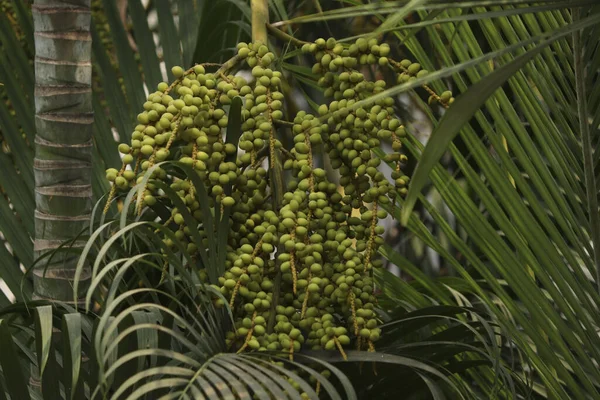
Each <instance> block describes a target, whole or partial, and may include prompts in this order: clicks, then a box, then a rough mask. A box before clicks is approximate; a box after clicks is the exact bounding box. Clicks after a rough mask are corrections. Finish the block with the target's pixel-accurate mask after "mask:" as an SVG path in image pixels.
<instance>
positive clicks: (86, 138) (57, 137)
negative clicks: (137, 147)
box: [32, 0, 94, 301]
mask: <svg viewBox="0 0 600 400" xmlns="http://www.w3.org/2000/svg"><path fill="white" fill-rule="evenodd" d="M32 11H33V22H34V30H35V83H36V87H35V113H36V116H35V126H36V136H35V159H34V175H35V204H36V210H35V241H34V253H35V254H34V255H35V256H36V258H37V257H39V256H40V255H42V254H44V253H46V252H49V251H50V252H51V251H54V250H56V249H57V248H59V247H60V246H61V245H62V244H63V243H64V242H65V241H67V240H69V239H74V238H75V236H76V235H78V234H79V233H80V232H81V231H82V230H83V229H84V228H85V227H86V226H87V225H88V223H89V219H90V213H91V209H92V198H91V196H92V187H91V175H92V164H91V161H92V124H93V121H94V115H93V110H92V87H91V83H92V80H91V79H92V64H91V43H92V42H91V40H92V39H91V34H90V22H91V11H90V0H35V1H34V5H33V6H32ZM67 247H68V246H67ZM72 247H73V248H78V247H83V242H82V241H76V242H75V243H74V244H73V246H72ZM77 261H78V256H77V253H76V252H63V251H59V252H57V253H55V254H54V255H53V256H52V258H51V259H50V258H49V257H47V258H44V260H43V261H42V262H40V263H38V264H37V265H36V266H35V268H34V270H33V285H34V296H35V298H38V299H39V298H42V299H50V300H60V301H73V300H74V299H75V298H77V299H79V298H81V297H83V296H84V293H85V291H86V289H87V287H88V285H87V283H88V281H89V277H90V274H89V271H85V272H84V274H83V275H82V281H81V282H80V285H79V288H80V290H79V293H77V295H76V296H75V295H74V293H73V277H74V275H75V268H76V265H77Z"/></svg>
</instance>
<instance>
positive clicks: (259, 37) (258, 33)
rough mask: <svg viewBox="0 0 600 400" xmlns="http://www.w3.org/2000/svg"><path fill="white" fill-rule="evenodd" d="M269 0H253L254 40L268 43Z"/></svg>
mask: <svg viewBox="0 0 600 400" xmlns="http://www.w3.org/2000/svg"><path fill="white" fill-rule="evenodd" d="M268 23H269V2H268V0H252V40H253V41H254V42H257V41H259V42H262V43H264V44H267V24H268Z"/></svg>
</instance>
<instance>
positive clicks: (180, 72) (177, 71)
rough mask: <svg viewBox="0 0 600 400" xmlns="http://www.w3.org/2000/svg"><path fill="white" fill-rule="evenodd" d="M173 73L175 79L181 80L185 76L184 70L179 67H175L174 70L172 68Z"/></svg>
mask: <svg viewBox="0 0 600 400" xmlns="http://www.w3.org/2000/svg"><path fill="white" fill-rule="evenodd" d="M171 72H172V73H173V76H175V78H181V77H182V76H183V73H184V71H183V68H181V67H179V66H175V67H173V68H171Z"/></svg>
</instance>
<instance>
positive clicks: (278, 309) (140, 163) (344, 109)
mask: <svg viewBox="0 0 600 400" xmlns="http://www.w3.org/2000/svg"><path fill="white" fill-rule="evenodd" d="M302 51H303V52H304V53H306V54H307V55H311V56H312V57H313V58H314V60H315V64H314V66H313V68H312V71H313V73H314V74H316V75H317V76H318V81H317V83H318V85H319V86H320V87H321V88H323V90H324V95H325V97H326V99H328V100H327V102H326V103H325V104H322V105H320V107H318V115H313V114H310V113H306V112H304V111H300V112H298V114H297V115H296V116H295V117H294V118H293V120H292V121H283V118H284V115H283V111H282V109H283V101H284V95H283V93H282V73H281V72H280V71H278V70H276V69H275V63H274V61H275V59H276V57H275V55H274V53H272V52H271V51H269V49H268V48H267V46H266V45H264V44H262V43H259V42H256V43H250V44H246V43H240V44H239V45H238V52H237V55H236V56H235V57H234V58H232V59H231V60H230V61H228V62H227V63H225V64H223V65H221V66H220V67H219V69H218V70H216V71H215V72H207V71H206V68H207V67H208V65H196V66H195V67H193V68H191V69H189V70H187V71H184V70H183V69H182V68H180V67H175V68H173V70H172V72H173V74H174V76H175V77H176V80H175V81H174V82H173V83H172V84H170V85H169V84H167V83H164V82H163V83H160V84H159V85H158V87H157V90H156V91H155V92H153V93H151V94H150V95H149V96H148V100H147V101H146V103H144V105H143V107H144V110H143V111H142V112H141V113H140V114H139V115H138V117H137V118H138V123H139V124H138V125H137V126H136V128H135V131H134V132H133V133H132V139H131V143H123V144H121V145H119V151H120V152H121V153H123V167H122V168H121V170H119V171H117V170H116V169H109V170H108V171H107V179H108V180H110V181H111V182H113V187H112V188H113V190H112V192H111V196H110V199H109V201H108V202H107V208H108V205H109V203H110V201H111V200H112V198H113V196H114V194H115V192H116V191H117V190H121V191H124V190H128V189H130V188H131V187H132V186H133V185H135V184H144V182H146V181H145V180H144V176H145V173H146V172H147V171H148V170H150V169H151V170H152V173H151V174H152V178H153V180H149V181H147V182H146V183H145V184H144V188H143V190H144V192H143V197H142V202H140V203H139V204H138V209H137V210H138V212H139V211H141V210H142V209H143V207H145V206H150V207H151V206H153V205H154V204H155V203H156V202H157V201H161V202H163V203H164V204H165V205H167V206H168V207H169V209H170V210H171V212H172V214H171V219H170V220H169V221H168V222H173V223H174V226H176V227H177V228H176V231H175V236H176V237H177V239H178V240H180V241H181V242H183V243H185V244H186V246H187V251H188V252H189V253H190V254H192V255H193V254H194V253H195V252H197V251H198V248H199V246H203V247H206V242H207V240H208V237H209V236H216V232H215V231H214V229H213V231H208V229H209V228H208V227H207V225H206V224H203V221H204V220H205V218H206V215H205V212H203V211H202V207H201V204H199V202H198V201H197V199H196V197H195V196H194V192H195V191H196V190H199V188H198V187H195V185H194V184H193V182H192V180H190V179H189V178H177V177H174V176H172V175H169V174H167V172H166V171H165V170H163V169H162V168H161V167H160V166H157V165H156V164H157V163H158V162H161V161H165V160H176V161H180V162H181V163H183V164H185V165H187V166H189V167H191V168H193V169H194V170H195V171H196V173H197V175H198V177H199V178H200V179H201V181H202V183H203V185H204V187H205V188H206V190H207V193H208V194H209V197H210V204H209V206H210V207H211V208H212V209H218V210H219V211H221V212H220V213H219V214H218V215H221V216H222V218H227V219H228V221H227V224H228V227H229V235H228V242H227V255H226V257H225V259H226V261H225V264H226V265H225V273H224V274H223V275H222V276H220V277H218V278H217V279H216V280H215V281H212V282H210V283H211V284H213V285H214V286H215V287H216V288H217V289H218V290H219V291H220V292H221V294H222V295H223V296H224V298H225V299H227V300H228V304H227V305H228V306H229V307H231V310H232V313H233V316H234V318H235V327H234V329H233V330H232V331H231V332H229V333H228V334H227V339H226V341H227V344H228V345H229V346H230V348H231V349H232V350H233V351H238V352H239V351H250V350H259V351H260V350H278V351H284V352H288V353H289V355H290V357H292V355H293V353H294V352H297V351H299V350H300V348H301V347H303V346H305V347H307V348H310V349H326V350H336V351H339V352H340V353H341V354H342V355H344V356H345V352H344V349H345V348H349V347H353V348H356V349H358V350H370V351H373V350H374V349H375V343H376V342H377V340H378V339H379V338H380V335H381V331H380V328H379V325H380V320H379V319H378V315H377V313H376V302H377V299H376V298H375V296H374V282H373V278H372V276H373V269H374V268H377V267H380V266H381V265H382V262H381V260H380V259H379V258H378V256H377V254H378V248H379V246H381V244H382V243H383V239H382V235H383V233H384V229H383V227H382V226H380V225H378V221H379V220H380V219H382V218H385V217H386V216H387V213H386V211H385V210H384V208H383V206H384V205H386V204H389V203H393V202H394V201H395V198H396V196H398V195H400V196H401V195H403V194H405V193H406V185H407V184H408V181H409V178H408V177H407V176H406V175H404V174H403V173H402V170H401V167H402V164H403V163H404V162H405V161H406V156H405V155H403V154H401V153H400V148H401V139H402V138H403V137H404V136H405V135H406V130H405V129H404V127H403V126H402V124H401V122H400V120H399V119H398V118H397V117H396V116H395V112H394V99H393V98H392V97H385V96H382V95H381V93H382V92H383V91H384V90H385V87H386V83H385V81H383V80H375V81H372V80H369V78H368V77H367V76H365V74H363V72H361V71H364V67H365V66H376V67H378V68H390V69H391V70H393V71H395V72H396V73H397V75H398V80H399V81H400V82H404V81H407V80H410V79H413V78H414V77H415V76H419V75H423V74H424V73H426V71H425V72H424V71H423V70H422V69H421V68H420V66H419V65H418V64H413V63H410V62H407V61H401V62H396V61H394V60H392V59H390V58H388V57H389V53H390V48H389V46H388V45H386V44H385V43H382V44H379V43H378V42H377V40H375V39H372V40H369V41H367V40H365V39H362V38H361V39H358V40H357V41H356V42H355V43H353V44H351V45H349V46H348V45H343V44H341V43H337V42H336V40H335V39H328V40H324V39H318V40H317V41H316V42H314V43H304V44H303V45H302ZM242 69H246V70H251V73H252V79H250V80H249V81H248V80H246V79H244V78H243V77H242V76H240V75H236V73H237V72H238V71H240V70H242ZM431 95H432V96H433V100H436V101H439V102H440V103H441V104H442V105H444V106H447V105H448V104H449V103H450V102H451V101H452V98H451V94H449V93H444V94H442V95H441V96H437V95H435V93H431ZM238 98H241V99H242V103H243V105H242V107H241V135H240V137H239V141H237V140H236V143H233V142H232V141H231V138H226V137H224V133H225V131H226V130H227V127H228V125H229V124H230V122H231V121H232V120H235V116H233V115H232V114H231V111H232V110H234V109H235V108H234V107H233V106H232V102H235V101H239V100H237V99H238ZM290 133H291V138H292V140H293V148H291V149H285V148H284V147H283V145H282V141H280V139H281V138H282V137H283V135H289V134H290ZM383 141H387V142H391V145H392V149H393V152H392V153H391V154H388V155H387V156H386V158H385V160H381V159H380V158H378V157H377V156H375V153H374V150H375V149H377V148H379V147H380V146H381V144H382V142H383ZM320 146H322V148H323V149H324V150H325V151H326V153H327V155H328V157H329V160H330V161H331V166H332V167H333V168H334V169H335V170H337V171H338V172H339V179H338V180H337V181H331V180H330V179H329V178H328V176H327V174H326V172H325V170H324V169H322V168H318V167H317V166H316V165H315V161H314V154H315V150H316V149H318V148H320ZM382 161H386V162H390V163H393V164H394V165H395V166H396V168H395V170H394V172H393V175H392V178H393V182H389V181H388V180H387V179H386V177H385V176H384V174H383V173H382V172H381V171H380V170H379V166H380V164H381V162H382ZM284 176H285V177H286V179H285V180H286V181H287V182H288V184H287V185H284V184H283V182H284V179H283V177H284ZM288 178H289V179H288ZM157 181H158V182H162V183H164V184H167V185H168V186H169V187H170V189H172V190H173V191H175V192H176V193H177V195H178V196H179V197H180V199H181V203H182V204H184V205H185V208H186V210H185V211H186V214H189V215H192V216H193V218H194V219H195V222H196V223H197V224H198V225H199V226H200V230H201V238H202V243H198V240H197V238H195V237H194V235H192V233H191V231H190V229H189V227H188V226H186V223H185V218H184V216H183V215H182V211H183V210H181V209H178V208H177V207H176V206H175V205H174V204H172V202H170V199H169V197H168V196H166V195H165V194H164V191H163V190H160V185H159V184H157V183H156V182H157ZM340 189H341V190H340ZM222 211H228V212H227V213H225V212H222ZM164 242H165V244H166V245H167V246H172V247H173V249H175V246H174V243H173V242H172V241H171V239H169V238H168V237H165V239H164ZM202 279H204V280H207V279H208V278H207V276H206V274H203V275H202ZM215 303H216V304H217V305H218V306H225V302H224V301H223V300H222V299H215Z"/></svg>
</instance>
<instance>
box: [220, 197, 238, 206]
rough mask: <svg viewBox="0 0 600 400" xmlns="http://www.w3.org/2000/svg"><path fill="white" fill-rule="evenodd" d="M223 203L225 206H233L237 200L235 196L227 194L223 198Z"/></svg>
mask: <svg viewBox="0 0 600 400" xmlns="http://www.w3.org/2000/svg"><path fill="white" fill-rule="evenodd" d="M221 203H222V204H223V205H224V206H225V207H233V205H234V204H235V200H234V199H233V197H230V196H227V197H225V198H223V200H221Z"/></svg>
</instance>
